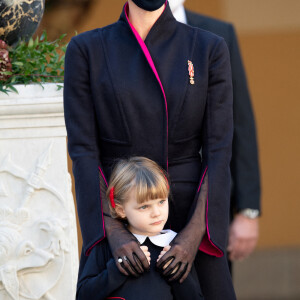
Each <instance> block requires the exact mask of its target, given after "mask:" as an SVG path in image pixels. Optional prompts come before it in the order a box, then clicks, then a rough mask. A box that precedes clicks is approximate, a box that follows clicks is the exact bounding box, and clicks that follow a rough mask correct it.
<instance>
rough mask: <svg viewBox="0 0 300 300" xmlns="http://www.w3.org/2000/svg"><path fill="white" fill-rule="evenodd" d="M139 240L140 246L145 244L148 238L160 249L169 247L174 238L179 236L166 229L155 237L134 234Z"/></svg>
mask: <svg viewBox="0 0 300 300" xmlns="http://www.w3.org/2000/svg"><path fill="white" fill-rule="evenodd" d="M133 235H134V236H135V237H136V238H137V240H138V241H139V242H140V244H143V243H144V242H145V240H146V238H149V240H150V241H151V242H152V243H153V244H154V245H156V246H159V247H165V246H168V245H169V244H170V243H171V242H172V240H173V239H174V237H175V236H176V235H177V233H176V232H174V231H172V230H170V229H166V230H162V231H161V232H160V234H158V235H154V236H147V235H141V234H133Z"/></svg>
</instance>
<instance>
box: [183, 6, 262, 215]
mask: <svg viewBox="0 0 300 300" xmlns="http://www.w3.org/2000/svg"><path fill="white" fill-rule="evenodd" d="M186 17H187V22H188V24H189V25H191V26H194V27H199V28H202V29H204V30H208V31H211V32H213V33H215V34H217V35H219V36H221V37H223V38H224V39H225V41H226V43H227V46H228V49H229V54H230V62H231V70H232V87H233V123H234V133H233V145H232V160H231V176H232V193H231V207H232V210H233V211H241V210H243V209H245V208H252V209H259V210H260V176H259V164H258V151H257V142H256V130H255V121H254V115H253V110H252V106H251V100H250V94H249V90H248V86H247V79H246V74H245V70H244V67H243V62H242V58H241V54H240V51H239V46H238V41H237V37H236V34H235V30H234V28H233V26H232V24H230V23H226V22H223V21H220V20H216V19H214V18H210V17H207V16H203V15H200V14H196V13H194V12H191V11H188V10H186Z"/></svg>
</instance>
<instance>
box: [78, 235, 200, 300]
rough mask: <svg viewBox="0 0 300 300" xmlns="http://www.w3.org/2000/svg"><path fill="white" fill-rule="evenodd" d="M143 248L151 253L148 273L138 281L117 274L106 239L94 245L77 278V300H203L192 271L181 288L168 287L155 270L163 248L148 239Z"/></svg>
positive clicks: (177, 285)
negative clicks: (145, 247) (146, 248)
mask: <svg viewBox="0 0 300 300" xmlns="http://www.w3.org/2000/svg"><path fill="white" fill-rule="evenodd" d="M143 245H145V246H147V247H148V249H149V252H150V253H151V264H150V271H149V272H145V273H144V274H143V275H142V276H140V277H138V278H135V277H133V276H125V275H123V274H122V273H121V272H120V271H119V269H118V268H117V266H116V263H115V260H114V259H113V257H112V254H111V252H110V249H109V245H108V242H107V240H106V239H105V240H104V241H103V242H101V243H100V244H98V245H96V246H95V247H94V248H93V249H92V250H91V253H90V255H89V257H88V258H87V261H86V263H85V266H84V268H83V271H82V272H81V273H80V274H79V278H78V284H77V294H76V300H87V299H88V300H93V299H95V300H104V299H124V300H154V299H155V300H173V299H174V300H190V299H193V300H204V298H203V296H202V291H201V288H200V285H199V281H198V278H197V273H196V271H195V269H194V267H193V268H192V271H191V273H189V275H188V277H187V278H186V280H185V281H184V282H183V283H182V284H180V283H179V282H175V283H174V282H173V283H168V282H167V281H166V279H165V278H164V277H163V276H162V275H161V274H160V273H159V272H158V271H157V270H156V269H155V262H156V260H157V258H158V256H159V254H160V252H161V251H162V249H163V247H159V246H156V245H154V244H153V243H152V242H151V241H150V240H149V239H147V240H146V241H145V242H144V243H143ZM109 297H111V298H109Z"/></svg>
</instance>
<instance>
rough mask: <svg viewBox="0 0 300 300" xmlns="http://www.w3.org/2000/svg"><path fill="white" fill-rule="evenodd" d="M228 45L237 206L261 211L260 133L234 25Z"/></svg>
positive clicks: (237, 208)
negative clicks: (257, 136) (231, 87)
mask: <svg viewBox="0 0 300 300" xmlns="http://www.w3.org/2000/svg"><path fill="white" fill-rule="evenodd" d="M228 27H229V34H228V46H229V52H230V59H231V69H232V85H233V120H234V136H233V146H232V161H231V173H232V180H233V186H232V187H233V191H232V192H233V193H232V197H233V199H232V200H233V206H234V208H235V209H236V210H237V211H240V210H242V209H245V208H253V209H260V179H259V167H258V154H257V143H256V131H255V122H254V115H253V111H252V107H251V100H250V95H249V91H248V86H247V80H246V75H245V71H244V67H243V63H242V59H241V55H240V51H239V46H238V42H237V37H236V34H235V31H234V28H233V26H232V25H228Z"/></svg>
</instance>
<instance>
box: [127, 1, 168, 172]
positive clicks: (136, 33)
mask: <svg viewBox="0 0 300 300" xmlns="http://www.w3.org/2000/svg"><path fill="white" fill-rule="evenodd" d="M166 5H167V1H166V4H165V8H166ZM124 10H125V15H126V19H127V22H128V24H129V26H130V28H131V30H132V32H133V34H134V36H135V38H136V39H137V41H138V43H139V45H140V47H141V48H142V50H143V52H144V54H145V57H146V59H147V61H148V63H149V65H150V67H151V69H152V71H153V73H154V75H155V77H156V79H157V81H158V83H159V85H160V88H161V91H162V93H163V96H164V100H165V106H166V115H167V147H168V140H169V128H168V126H169V125H168V124H169V116H168V103H167V97H166V94H165V90H164V87H163V85H162V83H161V80H160V78H159V75H158V73H157V70H156V67H155V65H154V62H153V60H152V57H151V54H150V52H149V50H148V48H147V46H146V44H145V42H144V41H143V39H142V38H141V37H140V35H139V33H138V32H137V31H136V29H135V28H134V26H133V25H132V24H131V23H130V21H129V18H128V13H127V11H128V2H127V3H126V4H125V7H124ZM167 153H168V149H167ZM168 166H169V161H168V159H167V170H168Z"/></svg>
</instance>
